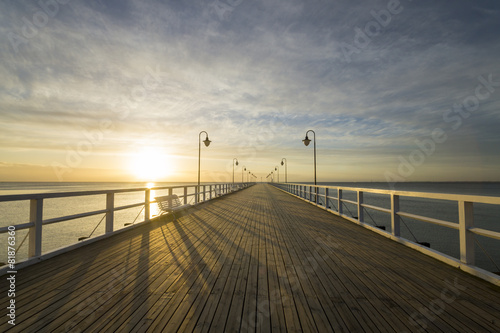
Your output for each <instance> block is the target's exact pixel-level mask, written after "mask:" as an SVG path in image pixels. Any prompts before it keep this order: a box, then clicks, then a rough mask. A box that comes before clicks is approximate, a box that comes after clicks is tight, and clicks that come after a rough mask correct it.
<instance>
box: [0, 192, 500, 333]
mask: <svg viewBox="0 0 500 333" xmlns="http://www.w3.org/2000/svg"><path fill="white" fill-rule="evenodd" d="M0 288H1V290H0V293H1V295H2V296H1V297H2V299H5V295H6V294H7V290H8V283H7V280H6V276H5V275H4V276H3V277H2V281H1V284H0ZM499 300H500V288H499V287H498V286H496V285H494V284H492V283H489V282H487V281H484V280H481V279H479V278H477V277H474V276H472V275H470V274H468V273H466V272H464V271H462V270H459V269H457V268H454V267H451V266H449V265H446V264H444V263H442V262H440V261H438V260H436V259H433V258H431V257H429V256H427V255H424V254H422V253H420V252H418V251H416V250H414V249H411V248H409V247H406V246H404V245H402V244H399V243H397V242H394V241H392V240H390V239H388V238H386V237H382V236H380V235H378V234H377V233H375V232H373V231H370V230H368V229H366V228H363V227H362V226H359V225H357V224H355V223H352V222H349V221H347V220H345V219H343V218H342V217H338V216H335V215H333V214H331V213H329V212H327V211H325V210H324V209H321V208H318V207H315V206H314V205H311V204H309V203H306V202H304V201H303V200H301V199H299V198H297V197H294V196H292V195H289V194H287V193H285V192H283V191H281V190H280V189H278V188H276V187H274V186H271V185H268V184H257V185H254V186H251V187H249V188H247V189H244V190H240V191H237V192H235V193H233V194H230V195H226V196H222V197H220V198H217V199H214V200H210V201H207V202H205V203H202V204H199V205H196V206H193V207H192V208H189V209H187V210H185V211H183V212H181V213H177V214H176V218H173V217H172V216H169V215H167V216H163V217H161V218H157V219H153V220H152V221H151V222H150V223H142V224H140V225H138V226H136V227H134V228H130V229H129V230H126V231H124V232H120V233H117V234H115V235H112V236H111V237H108V238H106V239H102V240H99V241H96V242H93V243H90V244H88V245H85V246H82V247H80V248H78V249H74V250H71V251H69V252H66V253H62V254H60V255H57V256H54V257H52V258H49V259H47V260H43V261H41V262H39V263H37V264H34V265H31V266H28V267H25V268H22V269H19V271H18V272H17V274H16V300H15V301H16V325H15V326H12V325H9V324H8V323H7V320H6V317H5V316H4V319H3V320H2V322H1V325H0V331H1V332H6V331H8V332H178V331H179V332H240V331H241V332H257V331H258V332H426V331H428V332H499V331H500V301H499ZM6 306H7V303H6V302H4V301H2V307H3V308H4V309H5V307H6Z"/></svg>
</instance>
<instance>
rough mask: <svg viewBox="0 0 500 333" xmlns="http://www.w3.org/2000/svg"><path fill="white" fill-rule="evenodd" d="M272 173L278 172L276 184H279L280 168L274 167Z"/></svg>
mask: <svg viewBox="0 0 500 333" xmlns="http://www.w3.org/2000/svg"><path fill="white" fill-rule="evenodd" d="M274 171H278V183H279V182H280V167H279V166H275V167H274Z"/></svg>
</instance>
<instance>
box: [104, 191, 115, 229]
mask: <svg viewBox="0 0 500 333" xmlns="http://www.w3.org/2000/svg"><path fill="white" fill-rule="evenodd" d="M114 215H115V194H114V193H113V192H111V193H108V194H106V230H105V232H106V233H107V234H109V233H112V232H113V224H114Z"/></svg>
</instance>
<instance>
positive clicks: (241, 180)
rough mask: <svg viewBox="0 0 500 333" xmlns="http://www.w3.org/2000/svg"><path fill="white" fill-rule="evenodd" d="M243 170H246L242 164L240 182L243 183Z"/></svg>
mask: <svg viewBox="0 0 500 333" xmlns="http://www.w3.org/2000/svg"><path fill="white" fill-rule="evenodd" d="M243 171H247V167H246V166H244V165H243V166H242V167H241V182H242V183H243Z"/></svg>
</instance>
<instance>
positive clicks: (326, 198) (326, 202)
mask: <svg viewBox="0 0 500 333" xmlns="http://www.w3.org/2000/svg"><path fill="white" fill-rule="evenodd" d="M329 196H330V191H329V188H328V187H325V208H326V209H328V197H329Z"/></svg>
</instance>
